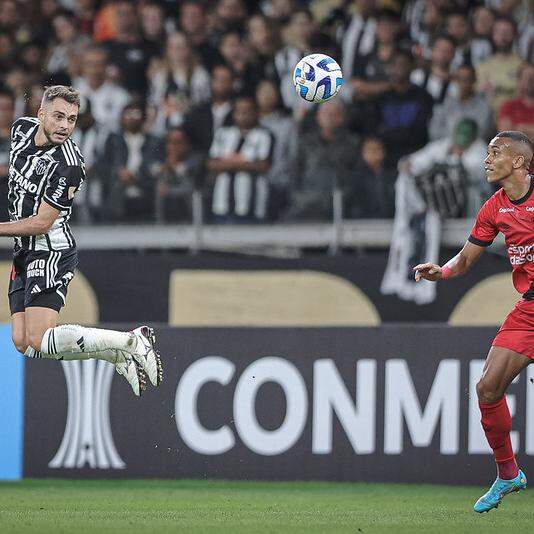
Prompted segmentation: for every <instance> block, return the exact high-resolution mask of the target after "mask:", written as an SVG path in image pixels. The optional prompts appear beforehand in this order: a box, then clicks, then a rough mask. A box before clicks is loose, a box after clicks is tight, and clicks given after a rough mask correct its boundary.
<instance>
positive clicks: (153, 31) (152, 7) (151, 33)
mask: <svg viewBox="0 0 534 534" xmlns="http://www.w3.org/2000/svg"><path fill="white" fill-rule="evenodd" d="M141 35H142V36H143V39H144V41H145V42H146V43H148V44H149V48H150V51H151V52H152V53H153V54H155V55H158V56H161V55H162V54H163V52H164V48H165V12H164V11H163V7H162V6H161V5H160V4H156V3H153V2H151V3H146V4H144V5H143V7H142V8H141Z"/></svg>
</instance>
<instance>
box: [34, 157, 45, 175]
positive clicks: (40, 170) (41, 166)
mask: <svg viewBox="0 0 534 534" xmlns="http://www.w3.org/2000/svg"><path fill="white" fill-rule="evenodd" d="M47 167H48V163H47V161H46V160H44V159H38V160H37V163H36V164H35V168H34V170H35V174H44V173H45V171H46V169H47Z"/></svg>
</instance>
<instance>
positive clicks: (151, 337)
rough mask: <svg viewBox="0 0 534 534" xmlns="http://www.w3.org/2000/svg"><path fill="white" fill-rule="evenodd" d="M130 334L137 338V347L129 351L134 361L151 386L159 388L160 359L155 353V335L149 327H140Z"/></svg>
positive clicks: (160, 376) (161, 371) (160, 377)
mask: <svg viewBox="0 0 534 534" xmlns="http://www.w3.org/2000/svg"><path fill="white" fill-rule="evenodd" d="M132 333H133V334H134V335H135V337H136V338H137V345H136V347H135V349H133V350H132V351H131V354H132V356H133V357H134V359H135V361H136V362H137V363H138V364H139V365H140V366H141V367H142V368H143V370H144V371H145V373H146V374H147V375H148V379H149V380H150V382H151V384H152V385H153V386H159V385H160V384H161V382H162V380H163V366H162V364H161V357H160V355H159V353H158V352H157V351H156V335H155V334H154V329H153V328H150V327H149V326H140V327H138V328H136V329H135V330H132Z"/></svg>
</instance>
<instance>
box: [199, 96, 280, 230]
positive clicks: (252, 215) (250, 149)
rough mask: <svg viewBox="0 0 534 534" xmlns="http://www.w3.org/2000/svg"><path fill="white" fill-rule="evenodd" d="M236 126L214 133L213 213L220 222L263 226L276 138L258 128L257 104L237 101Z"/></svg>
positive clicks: (211, 166) (251, 100)
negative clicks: (259, 223)
mask: <svg viewBox="0 0 534 534" xmlns="http://www.w3.org/2000/svg"><path fill="white" fill-rule="evenodd" d="M233 119H234V126H226V127H225V126H223V127H222V128H219V129H218V130H217V131H216V132H215V137H214V139H213V143H212V145H211V148H210V158H209V159H208V162H207V167H208V170H209V171H210V172H211V179H210V181H209V182H208V190H209V192H210V196H211V199H212V208H211V212H212V214H213V216H214V219H215V220H216V221H218V222H261V221H265V219H266V218H267V215H268V203H269V184H268V182H267V178H266V177H265V176H266V174H267V173H268V172H269V169H270V167H271V158H272V150H273V134H272V133H271V132H269V131H268V130H267V129H266V128H263V127H262V126H259V124H258V109H257V105H256V101H255V100H254V98H253V97H250V96H241V97H239V98H237V99H236V102H235V107H234V112H233Z"/></svg>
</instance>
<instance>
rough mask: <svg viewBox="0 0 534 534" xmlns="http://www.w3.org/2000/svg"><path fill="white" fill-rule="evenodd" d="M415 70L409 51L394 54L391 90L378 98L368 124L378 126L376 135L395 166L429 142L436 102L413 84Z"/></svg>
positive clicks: (389, 162) (399, 51) (390, 162)
mask: <svg viewBox="0 0 534 534" xmlns="http://www.w3.org/2000/svg"><path fill="white" fill-rule="evenodd" d="M412 67H413V60H412V57H411V55H410V54H409V53H408V52H405V51H402V50H398V51H397V52H395V55H394V56H393V60H392V62H391V65H390V76H391V84H392V89H390V90H389V91H387V92H386V93H384V94H383V95H382V96H380V97H379V98H378V100H377V102H376V105H375V110H374V117H370V118H369V119H368V124H370V125H376V126H375V128H374V129H375V133H376V134H377V135H379V136H380V137H381V138H382V139H383V140H384V143H385V145H386V150H387V155H388V164H389V165H392V166H393V165H396V163H397V161H398V160H399V158H401V157H402V156H405V155H406V154H410V153H411V152H414V151H415V150H417V149H419V148H421V147H423V146H424V145H425V144H426V142H427V140H428V123H429V121H430V117H431V115H432V106H433V101H432V97H431V96H430V95H429V94H428V93H427V92H426V91H425V90H424V89H423V88H422V87H419V86H418V85H415V84H413V83H411V82H410V74H411V72H412Z"/></svg>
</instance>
